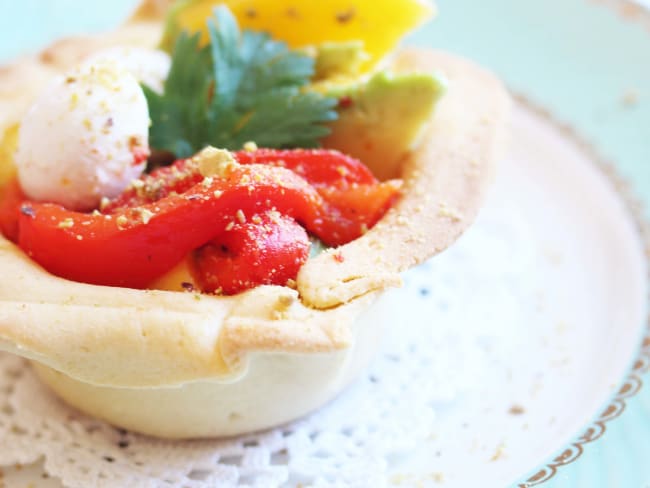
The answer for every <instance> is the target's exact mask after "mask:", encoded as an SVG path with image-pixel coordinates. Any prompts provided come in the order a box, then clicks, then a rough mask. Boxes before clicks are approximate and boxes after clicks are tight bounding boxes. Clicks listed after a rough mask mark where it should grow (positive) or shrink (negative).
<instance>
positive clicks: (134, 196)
mask: <svg viewBox="0 0 650 488" xmlns="http://www.w3.org/2000/svg"><path fill="white" fill-rule="evenodd" d="M236 157H237V158H238V159H239V160H240V162H241V163H244V164H246V166H238V167H236V169H235V170H233V172H232V173H231V174H229V175H228V176H227V177H224V178H223V179H221V178H219V179H217V178H215V179H214V180H209V179H208V180H206V179H204V177H203V176H202V175H201V173H200V171H199V167H198V164H196V162H195V161H194V160H193V159H188V160H181V161H177V162H176V163H175V164H174V165H173V166H170V167H165V168H161V169H158V170H156V171H154V172H152V173H151V174H150V175H146V176H144V177H143V178H141V180H139V182H138V183H136V184H134V186H133V188H131V189H130V190H128V191H126V192H124V193H123V194H122V195H121V196H120V197H118V198H117V199H115V200H113V201H112V202H109V204H108V205H107V206H106V207H105V208H104V210H103V212H104V214H103V215H102V214H99V213H95V214H81V213H77V212H70V211H67V210H65V209H64V208H62V207H61V206H58V205H53V204H39V203H32V202H25V203H24V204H23V205H21V204H20V203H21V202H22V199H23V196H22V192H21V191H20V188H19V186H18V185H17V183H14V184H13V185H10V186H8V187H7V188H6V189H5V192H4V193H5V197H4V199H3V201H2V204H1V205H0V227H1V228H2V231H3V233H4V234H5V235H6V236H8V237H9V238H13V239H14V240H17V241H18V242H19V245H20V246H21V247H22V248H23V249H24V250H25V251H26V252H27V253H28V254H29V255H31V256H32V257H33V258H34V260H35V261H37V262H39V263H40V264H41V265H42V266H44V267H45V268H46V269H47V270H49V271H50V272H52V273H54V274H56V275H58V276H61V277H64V278H68V279H72V280H76V281H81V282H87V283H94V284H104V285H115V286H128V287H134V288H143V287H145V286H147V285H148V284H149V283H150V282H151V281H152V280H153V279H155V278H157V277H159V276H160V275H162V274H163V273H165V272H166V271H168V270H169V269H171V268H172V267H173V266H174V265H175V264H176V263H177V262H179V261H180V260H181V259H182V258H183V257H184V256H185V255H187V254H188V253H189V252H191V251H193V250H195V249H197V248H200V250H199V251H197V252H196V253H194V261H195V263H200V264H201V266H203V267H205V270H204V271H196V272H195V274H196V275H197V278H198V280H199V281H200V282H203V284H204V286H206V288H207V289H211V288H212V289H215V290H216V289H218V288H221V289H222V290H224V291H226V292H235V291H234V290H239V291H241V286H240V284H241V283H244V282H249V283H257V284H284V283H286V280H288V279H290V278H287V276H290V275H291V274H293V276H291V277H295V275H296V274H297V271H298V269H299V267H300V265H301V264H302V263H303V262H304V259H306V257H305V252H306V251H305V249H306V245H305V235H306V234H305V232H304V230H302V229H300V230H298V229H297V228H296V226H297V224H296V223H295V222H294V220H293V219H296V220H298V221H299V222H300V223H301V224H302V225H304V226H305V227H306V228H307V230H308V231H309V232H311V233H312V234H314V235H315V236H317V237H318V238H320V239H321V240H322V241H323V242H324V243H325V244H327V245H330V246H337V245H341V244H344V243H346V242H349V241H351V240H353V239H355V238H357V237H359V236H360V235H361V234H363V232H365V230H367V229H369V228H370V227H372V226H373V225H374V224H375V223H376V222H377V221H378V220H379V219H380V218H381V217H382V216H383V214H384V213H385V212H386V210H387V209H388V208H389V207H390V205H391V204H392V203H393V202H394V200H395V199H396V198H397V195H398V188H399V185H398V184H397V183H396V182H395V181H389V182H384V183H379V182H377V180H376V179H375V178H374V177H373V176H372V174H371V173H370V171H369V170H368V169H367V168H366V167H365V166H364V165H363V164H362V163H360V162H359V161H358V160H356V159H353V158H350V157H348V156H345V155H343V154H341V153H338V152H336V151H322V150H293V151H278V150H267V149H261V150H257V151H254V152H240V153H237V154H236ZM260 162H261V163H264V164H265V166H261V165H259V164H256V163H260ZM299 175H300V176H299ZM305 180H307V181H305ZM271 209H273V210H277V211H279V212H280V214H281V216H280V218H281V219H283V220H282V221H281V224H280V226H279V227H280V228H278V229H274V230H269V228H270V227H272V226H271V225H270V224H269V223H268V222H267V223H264V224H261V228H256V224H255V223H254V220H259V221H263V220H264V219H265V218H266V217H265V216H266V215H267V214H268V212H269V211H270V210H271ZM274 215H275V213H274ZM249 218H250V219H254V220H248V219H249ZM285 218H286V219H288V220H286V221H285V220H284V219H285ZM289 222H291V224H290V223H289ZM258 227H259V226H258ZM265 228H266V230H265ZM292 239H293V240H294V241H295V245H294V246H293V247H292V245H291V241H292ZM220 240H222V241H225V242H226V244H227V245H226V244H224V242H220ZM252 240H254V241H255V242H251V241H252ZM206 243H209V244H206ZM280 244H282V245H283V246H285V247H286V249H285V250H282V249H280V248H279V247H278V246H279V245H280ZM221 245H226V247H227V248H228V250H229V254H228V255H224V254H223V253H222V254H221V255H219V253H218V252H217V250H218V249H220V246H221ZM259 256H265V258H264V259H262V258H259V259H258V257H259ZM285 260H286V262H285ZM247 261H248V262H254V263H257V264H251V265H249V266H248V267H247V266H246V265H245V263H246V262H247ZM259 263H261V264H259ZM292 263H293V264H292ZM217 264H218V266H217ZM201 266H199V267H197V266H195V269H196V270H199V268H201ZM218 267H220V268H221V271H218V269H217V268H218ZM274 269H275V270H276V271H277V270H280V271H279V272H274V271H273V270H274ZM210 273H212V274H213V275H214V279H212V278H210V279H208V278H207V276H208V275H209V274H210ZM235 274H238V276H240V277H241V278H239V281H240V282H241V283H240V284H239V285H238V284H237V279H238V278H237V277H236V276H235Z"/></svg>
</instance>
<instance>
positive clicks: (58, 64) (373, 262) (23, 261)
mask: <svg viewBox="0 0 650 488" xmlns="http://www.w3.org/2000/svg"><path fill="white" fill-rule="evenodd" d="M152 5H153V3H150V5H149V7H151V8H153V7H152ZM147 12H148V13H147ZM152 12H153V13H152ZM156 12H158V11H157V10H156V11H154V10H151V11H147V10H145V11H142V12H139V13H138V15H139V16H140V18H141V17H142V16H143V15H158V14H157V13H156ZM160 28H161V26H160V23H151V22H143V21H138V22H135V23H132V24H130V25H128V26H126V27H124V28H123V29H120V30H118V31H116V32H114V33H112V34H107V35H104V36H99V37H97V38H92V39H91V38H83V39H82V38H77V39H74V40H66V41H61V42H59V43H57V44H56V45H55V46H53V47H52V48H50V49H48V50H47V51H45V52H44V53H42V54H41V55H39V56H35V57H31V58H25V59H23V60H22V61H20V62H18V63H15V64H13V65H11V66H9V67H6V68H2V69H3V70H4V71H3V75H4V76H1V77H0V132H1V131H3V130H4V128H6V127H8V126H9V125H10V124H13V123H15V122H16V121H18V120H20V117H21V116H22V114H23V113H24V111H25V110H26V107H27V106H28V104H29V103H30V101H31V100H32V99H33V98H34V96H35V95H36V94H37V93H38V91H39V90H40V89H41V86H42V84H43V83H46V82H47V79H48V78H49V77H51V76H52V75H53V74H54V73H56V72H58V71H60V70H63V69H65V68H68V67H69V66H70V65H71V64H74V63H76V62H77V61H78V60H79V59H80V58H82V57H84V56H85V55H86V54H88V53H89V52H92V51H94V50H95V49H99V48H101V47H106V46H112V45H119V44H137V45H142V46H152V45H155V43H156V42H157V39H158V37H159V35H160ZM90 46H92V49H91V47H90ZM395 63H396V64H395V67H396V69H398V70H421V71H422V70H424V71H428V70H432V69H436V70H438V71H441V72H443V73H445V74H446V76H447V77H448V78H449V80H450V90H449V93H448V94H447V95H446V96H445V98H444V100H443V101H442V103H441V105H440V107H439V109H438V110H437V113H436V115H435V118H434V120H433V121H432V124H431V126H430V127H429V128H428V129H427V132H426V136H425V140H424V142H423V144H422V146H421V147H420V148H419V149H418V150H417V151H415V152H414V153H413V154H412V155H411V157H410V158H409V159H408V160H407V161H405V162H404V165H403V173H402V176H403V178H404V179H405V183H406V186H405V190H404V197H403V198H402V200H401V201H400V202H399V203H398V204H397V205H396V207H395V208H393V209H392V210H391V211H390V212H389V213H388V215H387V216H386V217H385V218H384V219H383V220H382V221H381V222H380V223H379V224H378V225H377V226H376V227H375V228H374V229H372V230H371V231H370V232H368V233H367V234H366V235H365V236H364V237H362V238H361V239H358V240H356V241H354V242H352V243H350V244H348V245H346V246H343V247H342V248H339V249H337V250H331V251H328V252H326V253H324V254H323V255H321V256H320V257H317V258H315V259H312V260H310V261H309V262H308V263H307V264H306V265H305V267H304V268H303V270H302V271H301V273H300V276H299V279H298V291H297V292H296V291H294V290H290V289H288V288H282V287H260V288H257V289H255V290H251V291H250V292H247V293H244V294H242V295H239V296H236V297H230V298H215V297H208V296H200V297H198V299H197V298H196V297H195V296H194V295H192V294H188V293H175V292H156V291H139V290H130V289H116V288H106V287H99V286H91V285H85V284H80V283H72V282H69V281H66V280H63V279H60V278H57V277H54V276H51V275H49V274H48V273H46V272H44V271H43V270H42V269H41V268H39V267H38V266H37V265H36V264H35V263H34V262H32V261H31V260H29V259H28V258H26V257H25V256H24V255H23V253H22V252H21V251H20V250H19V249H18V248H17V247H15V246H14V245H13V244H11V243H9V242H8V241H6V240H5V239H4V238H1V237H0V269H2V270H3V275H4V276H5V277H10V278H8V279H7V278H4V279H3V280H0V302H2V306H1V307H0V349H4V350H8V351H11V352H14V353H16V354H19V355H22V356H25V357H28V358H30V359H34V360H36V361H39V362H41V363H43V364H45V365H47V366H50V367H52V368H54V369H56V370H59V371H62V372H64V373H65V374H67V375H68V376H70V377H72V378H75V379H79V380H82V381H84V382H86V383H89V384H94V385H106V386H117V387H128V388H133V387H159V386H171V385H178V384H183V383H191V382H194V381H200V380H205V379H218V380H227V379H229V378H233V377H234V376H235V375H237V374H239V373H240V372H241V371H242V369H243V368H245V363H246V357H247V355H248V354H249V353H251V352H259V351H266V352H279V353H281V352H287V353H313V352H319V353H320V352H332V351H337V350H340V349H344V348H347V347H349V345H350V344H351V342H352V341H353V339H354V337H353V334H352V330H353V328H352V326H353V324H354V322H355V320H356V319H357V317H358V316H359V315H360V314H361V313H362V312H363V311H364V310H365V309H366V308H367V307H369V306H370V305H371V304H372V302H373V301H374V300H375V298H376V297H377V294H378V293H379V292H380V291H382V290H383V289H385V288H387V287H389V286H394V285H397V284H399V282H400V278H399V272H400V271H403V270H404V269H407V268H408V267H410V266H413V265H415V264H417V263H419V262H421V261H422V260H424V259H426V258H427V257H429V256H430V255H432V254H435V253H436V252H439V251H441V250H442V249H444V248H446V247H447V246H449V245H450V244H451V243H452V242H453V240H454V239H456V238H457V237H458V235H459V234H460V233H461V232H462V231H463V230H464V229H466V228H467V226H468V225H469V224H470V223H471V221H472V220H473V219H474V216H475V215H476V212H477V210H478V208H479V206H480V203H481V201H482V198H483V195H484V193H485V189H486V187H487V185H488V182H489V180H490V175H491V174H492V171H493V168H494V165H495V162H496V159H497V157H498V155H499V154H500V149H501V146H502V142H503V139H504V134H505V125H506V115H507V109H508V97H507V95H506V93H505V90H504V89H503V87H502V86H501V84H500V83H499V82H498V81H497V80H496V79H495V78H494V77H493V76H492V75H490V74H489V73H487V72H485V71H483V70H482V69H480V68H478V67H476V66H475V65H473V64H471V63H469V62H467V61H464V60H460V59H458V58H455V57H453V56H450V55H446V54H442V53H433V52H428V51H417V50H406V51H404V52H403V53H401V55H399V56H398V57H397V60H396V61H395Z"/></svg>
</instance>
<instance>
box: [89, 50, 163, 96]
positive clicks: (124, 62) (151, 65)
mask: <svg viewBox="0 0 650 488" xmlns="http://www.w3.org/2000/svg"><path fill="white" fill-rule="evenodd" d="M96 63H117V64H119V65H121V66H122V67H124V68H125V69H126V70H127V71H129V72H130V73H131V74H132V75H133V76H135V77H136V79H137V80H138V81H139V82H141V83H144V84H145V85H147V86H148V87H149V88H151V89H153V90H154V91H156V92H158V93H162V92H163V84H164V82H165V80H166V79H167V75H168V74H169V69H170V67H171V64H172V61H171V58H170V56H169V54H167V53H166V52H164V51H161V50H159V49H147V48H144V47H133V46H116V47H111V48H108V49H104V50H102V51H99V52H97V53H95V54H93V55H92V56H90V57H89V58H88V59H87V60H86V62H85V63H84V64H96Z"/></svg>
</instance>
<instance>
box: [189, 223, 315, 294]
mask: <svg viewBox="0 0 650 488" xmlns="http://www.w3.org/2000/svg"><path fill="white" fill-rule="evenodd" d="M256 217H257V218H256V219H254V220H253V221H248V222H246V223H243V224H241V223H237V224H235V226H234V228H233V229H231V230H230V231H228V232H224V233H223V234H221V235H219V236H217V237H215V238H214V239H213V241H212V242H211V243H210V244H206V245H205V246H203V247H201V248H199V249H197V250H196V251H194V252H193V253H192V258H191V260H190V262H191V272H192V277H193V278H194V280H195V282H196V283H197V284H198V285H199V288H200V289H201V291H203V292H206V293H217V294H224V295H233V294H236V293H240V292H242V291H245V290H249V289H251V288H254V287H256V286H259V285H286V284H287V283H288V282H289V280H292V279H295V278H296V276H297V275H298V271H299V270H300V267H301V266H302V265H303V264H304V263H305V262H306V261H307V258H308V257H309V249H310V242H309V237H308V235H307V232H306V231H305V229H304V228H303V227H301V226H300V225H299V224H298V223H297V222H296V221H295V220H293V219H292V218H290V217H287V216H285V215H281V214H279V213H278V212H273V211H272V212H266V213H264V214H259V215H257V216H256Z"/></svg>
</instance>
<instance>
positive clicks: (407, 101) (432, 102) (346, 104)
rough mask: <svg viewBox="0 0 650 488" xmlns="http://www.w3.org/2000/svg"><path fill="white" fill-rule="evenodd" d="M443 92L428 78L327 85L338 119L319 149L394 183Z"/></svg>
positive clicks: (385, 77)
mask: <svg viewBox="0 0 650 488" xmlns="http://www.w3.org/2000/svg"><path fill="white" fill-rule="evenodd" d="M444 92H445V82H444V80H443V79H442V78H440V77H439V76H437V75H435V74H431V73H408V74H391V73H388V72H380V73H377V74H375V75H373V76H372V77H371V78H370V79H368V80H367V81H365V82H364V81H360V82H357V83H355V84H353V85H347V86H336V85H329V86H328V95H330V96H333V97H337V98H338V99H339V109H338V112H339V118H338V120H336V121H334V122H331V123H330V124H329V125H330V128H331V129H332V133H331V134H330V135H329V136H328V137H326V138H325V139H324V140H323V141H322V142H323V145H324V146H325V147H327V148H332V149H338V150H339V151H342V152H344V153H346V154H349V155H351V156H354V157H356V158H358V159H360V160H361V161H362V162H363V163H365V164H366V165H367V166H368V167H369V168H370V169H371V170H372V171H373V173H374V174H375V175H376V176H377V177H378V178H379V179H382V180H384V179H388V178H394V177H396V176H398V175H397V174H395V173H396V171H397V170H398V169H399V165H398V164H397V162H398V161H400V160H401V159H403V158H404V157H405V156H406V155H407V154H408V153H409V151H410V150H411V149H412V148H413V146H414V145H415V144H416V143H417V141H418V137H419V136H420V134H421V133H422V130H423V129H424V127H425V126H426V123H427V122H428V121H429V120H430V118H431V116H432V114H433V111H434V109H435V106H436V102H437V101H438V100H439V99H440V97H441V96H442V95H443V94H444Z"/></svg>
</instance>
